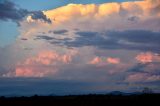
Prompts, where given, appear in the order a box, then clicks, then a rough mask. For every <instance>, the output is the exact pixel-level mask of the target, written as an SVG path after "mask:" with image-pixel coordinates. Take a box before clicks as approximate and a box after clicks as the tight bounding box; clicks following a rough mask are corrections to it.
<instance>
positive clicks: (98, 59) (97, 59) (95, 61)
mask: <svg viewBox="0 0 160 106" xmlns="http://www.w3.org/2000/svg"><path fill="white" fill-rule="evenodd" d="M101 61H102V60H101V58H100V57H95V58H94V59H93V60H91V61H90V62H89V63H90V64H99V63H100V62H101Z"/></svg>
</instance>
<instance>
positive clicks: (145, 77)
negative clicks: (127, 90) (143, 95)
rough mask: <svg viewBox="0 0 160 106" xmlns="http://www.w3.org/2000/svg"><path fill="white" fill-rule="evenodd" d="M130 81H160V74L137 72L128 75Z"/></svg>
mask: <svg viewBox="0 0 160 106" xmlns="http://www.w3.org/2000/svg"><path fill="white" fill-rule="evenodd" d="M126 81H128V82H153V81H160V75H150V74H148V73H135V74H131V75H129V76H128V77H127V79H126Z"/></svg>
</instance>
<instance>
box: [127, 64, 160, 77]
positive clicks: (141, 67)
mask: <svg viewBox="0 0 160 106" xmlns="http://www.w3.org/2000/svg"><path fill="white" fill-rule="evenodd" d="M159 66H160V62H151V63H146V64H141V63H139V64H137V65H135V66H133V67H131V68H130V69H129V70H128V72H129V73H137V72H139V73H148V74H152V75H154V74H155V75H160V70H159ZM150 67H157V68H153V69H151V68H150Z"/></svg>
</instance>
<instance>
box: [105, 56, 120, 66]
mask: <svg viewBox="0 0 160 106" xmlns="http://www.w3.org/2000/svg"><path fill="white" fill-rule="evenodd" d="M107 62H108V63H110V64H119V63H120V59H119V58H112V57H108V58H107Z"/></svg>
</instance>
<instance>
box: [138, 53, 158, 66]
mask: <svg viewBox="0 0 160 106" xmlns="http://www.w3.org/2000/svg"><path fill="white" fill-rule="evenodd" d="M136 60H137V61H139V62H140V63H142V64H145V63H150V62H160V56H159V55H158V54H154V53H152V52H145V53H140V54H138V55H137V56H136Z"/></svg>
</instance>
